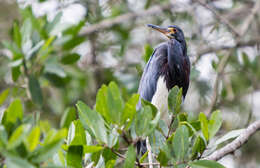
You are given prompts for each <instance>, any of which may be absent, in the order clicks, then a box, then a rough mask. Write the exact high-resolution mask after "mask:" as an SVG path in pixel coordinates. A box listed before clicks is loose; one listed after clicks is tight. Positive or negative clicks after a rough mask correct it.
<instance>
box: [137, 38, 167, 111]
mask: <svg viewBox="0 0 260 168" xmlns="http://www.w3.org/2000/svg"><path fill="white" fill-rule="evenodd" d="M167 48H168V47H167V43H161V44H160V45H159V46H158V47H156V48H155V50H154V52H153V54H152V55H151V57H150V59H149V61H148V63H147V64H146V66H145V69H144V72H143V75H142V78H141V80H140V84H139V89H138V93H139V94H140V97H141V98H143V99H145V100H147V101H151V100H152V97H153V95H154V93H155V91H156V85H157V80H158V77H159V75H160V62H161V60H159V58H162V57H164V58H167ZM140 106H141V104H140V102H139V104H138V107H137V108H139V107H140Z"/></svg>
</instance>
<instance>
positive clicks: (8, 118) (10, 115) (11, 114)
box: [3, 99, 23, 125]
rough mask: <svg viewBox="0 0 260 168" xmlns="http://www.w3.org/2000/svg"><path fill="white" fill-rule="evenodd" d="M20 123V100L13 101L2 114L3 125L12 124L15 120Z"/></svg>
mask: <svg viewBox="0 0 260 168" xmlns="http://www.w3.org/2000/svg"><path fill="white" fill-rule="evenodd" d="M18 119H19V120H20V121H22V119H23V105H22V102H21V100H20V99H15V100H14V101H13V102H12V103H11V104H10V106H9V107H8V109H7V110H6V111H5V113H4V118H3V123H4V125H6V124H8V123H12V124H14V123H15V122H16V120H18Z"/></svg>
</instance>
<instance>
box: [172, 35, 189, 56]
mask: <svg viewBox="0 0 260 168" xmlns="http://www.w3.org/2000/svg"><path fill="white" fill-rule="evenodd" d="M172 40H176V41H178V42H179V43H180V44H181V47H182V52H183V55H184V56H186V55H187V46H186V42H185V40H177V39H172Z"/></svg>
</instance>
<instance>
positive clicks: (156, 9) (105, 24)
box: [80, 3, 173, 36]
mask: <svg viewBox="0 0 260 168" xmlns="http://www.w3.org/2000/svg"><path fill="white" fill-rule="evenodd" d="M172 7H173V6H172V5H171V4H170V3H167V4H164V5H156V6H153V7H151V8H149V9H147V10H141V11H139V12H133V13H126V14H123V15H120V16H117V17H115V18H112V19H106V20H103V21H101V22H100V23H97V24H94V25H90V26H87V27H86V28H84V29H83V30H82V31H81V33H80V34H81V35H83V36H85V35H89V34H91V33H94V32H97V31H100V30H104V29H107V28H110V27H112V26H114V25H116V24H120V23H123V22H127V21H129V20H133V19H135V18H137V17H144V16H151V15H155V14H158V13H160V12H162V11H164V10H167V9H171V8H172Z"/></svg>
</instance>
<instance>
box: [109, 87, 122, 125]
mask: <svg viewBox="0 0 260 168" xmlns="http://www.w3.org/2000/svg"><path fill="white" fill-rule="evenodd" d="M107 105H108V112H109V117H110V119H112V121H113V122H114V123H115V124H120V121H121V116H122V114H123V110H124V101H123V99H122V97H121V94H120V91H119V88H118V86H117V85H116V83H115V82H110V83H109V85H108V92H107Z"/></svg>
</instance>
